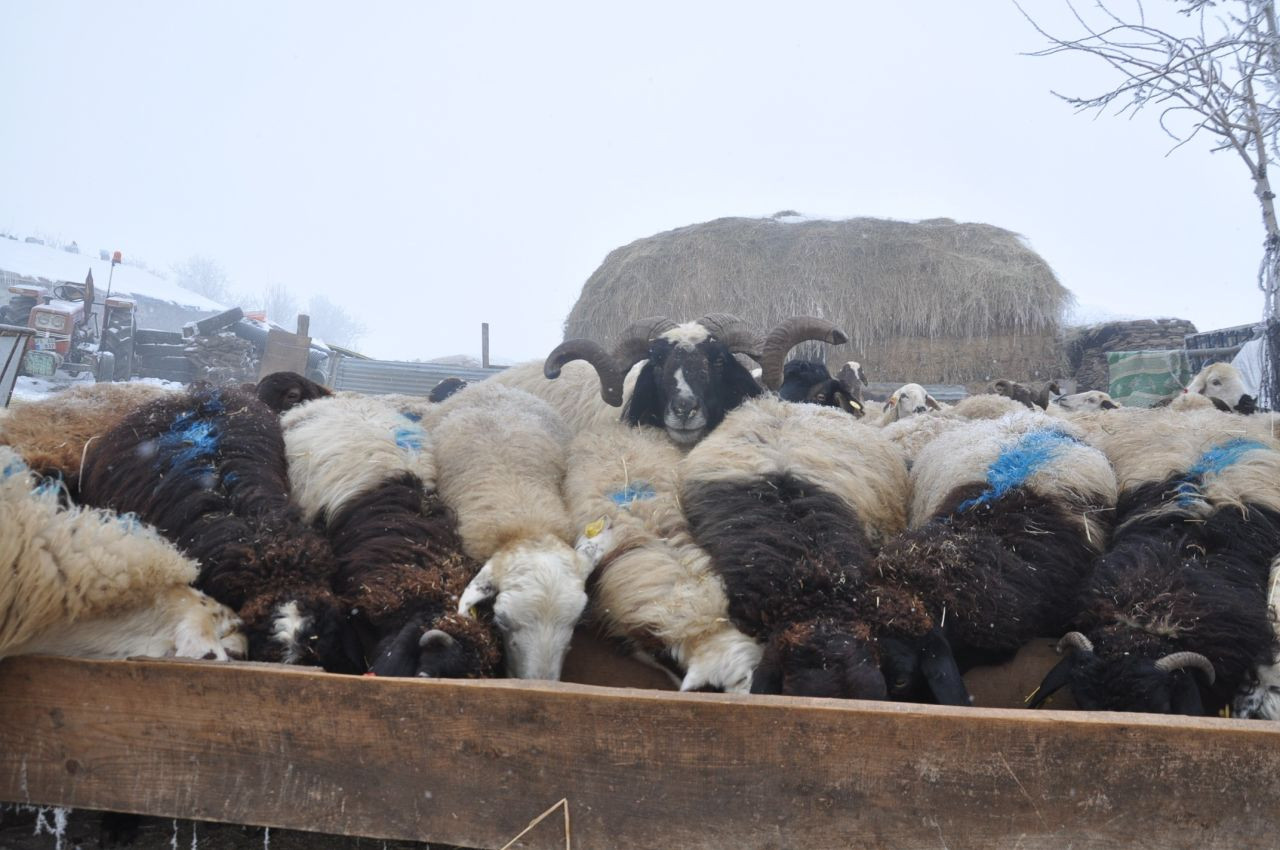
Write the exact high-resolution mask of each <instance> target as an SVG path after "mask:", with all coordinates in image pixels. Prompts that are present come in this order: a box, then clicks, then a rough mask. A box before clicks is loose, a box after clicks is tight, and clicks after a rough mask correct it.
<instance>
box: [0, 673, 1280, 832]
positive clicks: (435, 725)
mask: <svg viewBox="0 0 1280 850" xmlns="http://www.w3.org/2000/svg"><path fill="white" fill-rule="evenodd" d="M1277 777H1280V725H1276V724H1270V723H1260V722H1246V721H1230V720H1219V719H1214V718H1165V717H1155V716H1147V715H1121V714H1087V713H1083V712H1064V711H1041V712H1031V711H1022V710H1002V709H979V708H974V709H957V708H945V707H934V706H913V705H898V704H888V703H864V702H842V701H833V700H799V699H788V698H781V697H744V696H731V695H723V694H676V693H666V692H659V691H650V690H639V689H628V688H602V687H593V686H585V685H570V684H563V683H537V682H519V681H507V680H501V681H483V682H472V681H427V680H395V679H377V678H368V677H365V678H355V677H342V676H333V675H326V674H323V673H319V672H312V671H308V670H303V669H290V668H282V667H277V666H273V665H260V664H227V663H218V662H188V661H154V660H148V661H112V662H106V661H83V660H70V659H59V658H15V659H9V660H6V661H3V662H0V800H6V801H12V802H22V803H32V804H42V805H58V806H72V807H83V808H94V809H109V810H117V811H126V812H139V813H144V814H151V815H160V816H164V817H181V818H195V819H203V820H213V821H229V822H236V823H244V824H256V825H262V826H272V827H285V828H290V829H305V830H313V831H319V832H329V833H338V834H346V835H363V836H370V837H381V838H401V839H418V840H430V841H434V842H446V843H452V844H460V845H464V846H470V847H501V846H502V845H503V844H504V843H506V841H507V840H508V839H510V838H511V837H513V836H515V835H516V834H517V833H519V832H520V831H521V830H522V829H524V827H525V826H526V825H527V824H528V823H529V821H530V820H532V819H533V818H534V817H535V816H537V815H538V814H539V813H541V812H544V811H545V810H546V809H548V808H549V807H550V806H552V805H553V804H554V803H555V802H556V801H558V800H560V799H562V798H564V799H567V800H568V806H569V810H570V813H571V816H572V833H573V845H574V847H577V848H597V847H602V848H608V847H654V848H664V850H668V849H669V848H704V847H705V848H710V847H735V848H738V847H741V848H777V847H800V848H825V847H894V848H913V847H928V848H943V847H945V848H952V850H956V848H966V847H981V848H994V847H1010V848H1012V847H1022V848H1032V847H1052V848H1068V847H1070V848H1095V847H1096V848H1104V847H1105V848H1116V847H1128V848H1143V847H1151V848H1157V847H1158V848H1161V850H1166V848H1171V847H1197V848H1203V847H1231V848H1242V847H1263V846H1275V845H1276V842H1277V826H1278V825H1280V814H1278V813H1280V782H1278V781H1277ZM520 846H523V847H545V848H552V847H564V837H563V823H562V818H561V817H559V816H558V815H553V816H552V817H549V818H547V820H546V821H544V822H543V823H542V824H540V825H539V826H538V827H537V828H535V829H533V830H532V831H530V833H529V834H528V835H526V836H525V838H524V839H522V842H521V844H520Z"/></svg>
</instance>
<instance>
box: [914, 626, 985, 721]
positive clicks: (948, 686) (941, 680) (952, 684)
mask: <svg viewBox="0 0 1280 850" xmlns="http://www.w3.org/2000/svg"><path fill="white" fill-rule="evenodd" d="M920 670H921V672H923V673H924V678H925V681H926V682H928V683H929V690H930V691H931V692H932V693H933V698H934V699H935V700H937V702H938V705H965V706H968V705H972V704H973V697H971V696H970V695H969V689H968V688H966V687H965V685H964V677H963V676H961V675H960V668H959V666H957V665H956V659H955V657H954V656H953V655H952V654H951V644H950V643H948V642H947V639H946V637H944V636H943V634H942V632H940V631H938V630H937V629H933V630H932V631H930V632H929V634H927V635H925V638H924V645H923V646H922V647H921V648H920Z"/></svg>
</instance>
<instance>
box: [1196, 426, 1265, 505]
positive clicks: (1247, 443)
mask: <svg viewBox="0 0 1280 850" xmlns="http://www.w3.org/2000/svg"><path fill="white" fill-rule="evenodd" d="M1266 448H1267V445H1266V444H1265V443H1261V442H1259V441H1257V440H1247V439H1245V438H1244V437H1236V438H1235V439H1234V440H1228V441H1227V442H1225V443H1223V444H1222V445H1220V446H1214V447H1213V448H1211V449H1209V451H1207V452H1205V453H1204V454H1202V455H1200V459H1199V460H1198V461H1196V462H1195V465H1194V466H1192V467H1191V468H1190V469H1188V470H1187V474H1186V475H1185V476H1183V480H1182V483H1180V484H1179V485H1178V486H1177V487H1176V488H1175V492H1176V493H1177V494H1178V504H1179V505H1180V506H1181V507H1184V508H1185V507H1189V506H1190V505H1191V504H1193V503H1194V502H1195V501H1196V500H1197V499H1199V498H1200V485H1201V484H1203V483H1204V479H1205V476H1208V475H1221V474H1222V473H1223V472H1225V471H1226V470H1227V469H1229V468H1230V467H1232V466H1234V465H1235V464H1237V463H1239V462H1240V460H1241V459H1242V458H1243V457H1244V456H1245V455H1247V454H1248V453H1249V452H1252V451H1257V450H1258V449H1266Z"/></svg>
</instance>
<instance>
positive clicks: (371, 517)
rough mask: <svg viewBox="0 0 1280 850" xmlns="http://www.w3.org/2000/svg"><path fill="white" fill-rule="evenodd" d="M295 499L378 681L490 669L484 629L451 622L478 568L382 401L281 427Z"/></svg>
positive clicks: (306, 408)
mask: <svg viewBox="0 0 1280 850" xmlns="http://www.w3.org/2000/svg"><path fill="white" fill-rule="evenodd" d="M280 424H281V427H282V429H283V430H284V440H285V449H286V454H287V457H288V468H289V481H290V484H291V488H292V493H293V498H294V500H295V502H296V503H297V504H298V506H299V507H300V509H301V511H302V515H303V518H304V520H306V521H307V522H310V523H318V524H320V525H321V527H322V528H323V530H324V532H325V535H326V537H327V538H328V540H329V543H330V545H331V547H332V549H333V552H334V555H335V556H336V558H337V559H338V570H337V572H336V574H335V577H334V590H335V591H336V592H337V593H338V595H339V596H340V597H341V598H342V599H343V600H344V601H346V602H347V603H348V604H349V605H350V607H351V609H352V612H353V614H352V616H353V618H354V619H355V622H356V625H357V628H358V629H359V630H360V631H361V632H362V633H365V634H367V635H368V641H367V643H368V644H371V646H370V647H369V649H370V652H369V656H370V657H372V658H373V659H374V662H373V664H372V671H373V672H374V673H376V674H378V675H383V676H387V675H417V676H422V677H429V678H434V677H455V678H456V677H474V676H484V675H490V674H492V673H493V672H494V670H495V669H496V668H497V665H498V662H499V660H500V650H499V645H498V643H497V641H496V640H495V639H494V635H493V634H492V632H491V631H490V629H489V628H488V624H487V623H483V622H480V621H476V620H471V619H468V618H465V617H461V616H459V615H458V614H457V613H455V610H454V609H455V608H456V607H457V603H458V598H459V596H460V595H461V593H462V591H463V589H464V588H465V587H466V585H467V583H468V582H469V581H470V580H471V579H472V578H473V577H474V575H475V573H476V571H477V570H478V569H479V565H478V564H477V563H475V562H474V561H472V560H470V559H469V558H467V557H466V556H465V555H464V554H463V553H462V545H461V542H460V541H459V540H458V536H457V531H456V529H455V526H454V522H453V517H452V516H451V515H450V514H449V512H448V510H447V509H445V507H444V506H443V504H442V503H441V502H440V499H439V497H438V496H437V495H436V493H435V492H434V488H435V478H436V470H435V463H434V460H433V451H432V446H431V442H430V439H429V437H428V435H427V433H426V431H425V430H424V429H423V428H422V426H421V425H420V424H419V423H418V422H415V421H413V419H411V418H409V417H407V416H405V415H404V414H402V413H400V412H398V411H397V410H396V409H395V407H393V406H392V405H390V404H388V403H387V402H386V401H385V400H383V399H381V398H356V397H343V398H326V399H320V400H318V401H312V402H309V403H307V404H303V405H301V406H299V407H296V408H294V409H293V410H290V411H289V412H288V413H286V414H285V415H284V416H283V417H282V418H281V420H280Z"/></svg>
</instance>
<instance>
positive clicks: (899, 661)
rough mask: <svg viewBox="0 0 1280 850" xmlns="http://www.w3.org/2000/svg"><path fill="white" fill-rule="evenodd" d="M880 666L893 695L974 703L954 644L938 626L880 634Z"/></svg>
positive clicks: (913, 699) (905, 698)
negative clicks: (907, 633)
mask: <svg viewBox="0 0 1280 850" xmlns="http://www.w3.org/2000/svg"><path fill="white" fill-rule="evenodd" d="M880 669H881V670H882V671H883V672H884V678H885V684H886V685H887V687H888V689H889V697H890V698H891V699H894V700H901V701H906V702H936V703H938V704H939V705H971V704H972V703H973V698H972V697H971V696H969V689H968V688H967V687H965V684H964V677H963V676H962V675H961V674H960V668H959V666H958V665H957V664H956V660H955V657H954V656H953V655H952V653H951V644H950V643H949V642H948V641H947V639H946V637H945V636H943V634H942V632H941V631H940V630H938V629H937V628H933V629H930V630H929V631H928V632H927V633H925V634H924V635H921V636H919V637H885V638H881V640H880Z"/></svg>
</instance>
